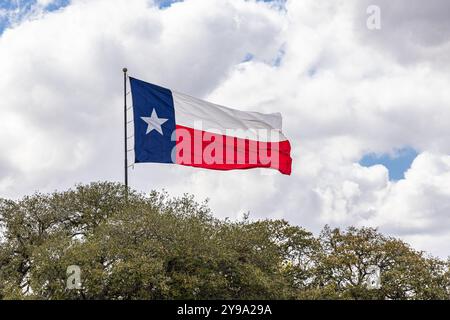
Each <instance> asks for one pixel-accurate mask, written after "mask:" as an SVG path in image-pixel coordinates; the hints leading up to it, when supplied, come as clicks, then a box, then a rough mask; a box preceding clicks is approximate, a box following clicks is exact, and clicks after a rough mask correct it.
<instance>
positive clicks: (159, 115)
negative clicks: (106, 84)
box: [129, 77, 292, 175]
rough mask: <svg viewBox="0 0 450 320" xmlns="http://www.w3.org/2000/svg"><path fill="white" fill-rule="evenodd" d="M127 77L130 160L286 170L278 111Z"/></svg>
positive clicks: (288, 168) (286, 145)
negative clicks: (230, 104) (245, 107)
mask: <svg viewBox="0 0 450 320" xmlns="http://www.w3.org/2000/svg"><path fill="white" fill-rule="evenodd" d="M129 79H130V84H131V93H132V99H133V112H134V140H135V146H134V151H135V163H143V162H158V163H176V164H181V165H185V166H192V167H199V168H205V169H215V170H233V169H250V168H272V169H276V170H279V171H280V172H281V173H283V174H287V175H290V174H291V165H292V159H291V156H290V152H291V145H290V143H289V141H288V140H287V139H286V137H285V136H284V135H283V134H282V132H281V115H280V114H279V113H271V114H264V113H259V112H249V111H239V110H235V109H231V108H227V107H223V106H219V105H216V104H213V103H209V102H206V101H202V100H199V99H196V98H193V97H190V96H188V95H186V94H182V93H179V92H176V91H173V90H169V89H166V88H163V87H159V86H157V85H154V84H151V83H147V82H144V81H141V80H138V79H135V78H131V77H130V78H129Z"/></svg>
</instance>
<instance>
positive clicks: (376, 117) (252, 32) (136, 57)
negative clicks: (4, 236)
mask: <svg viewBox="0 0 450 320" xmlns="http://www.w3.org/2000/svg"><path fill="white" fill-rule="evenodd" d="M436 3H437V2H436ZM382 5H383V6H382V17H383V16H384V15H385V14H389V12H387V11H389V6H388V3H387V2H383V3H382ZM417 5H418V6H419V8H420V5H419V4H417ZM440 5H441V6H442V8H443V9H445V8H448V5H447V4H446V3H444V2H440ZM285 9H286V10H276V8H274V7H271V6H270V5H269V4H267V3H262V2H254V1H242V0H228V1H226V0H217V1H203V0H186V1H184V2H180V3H176V4H173V5H172V6H171V7H170V8H167V9H164V10H159V9H158V8H157V6H153V5H151V3H150V2H149V1H145V0H139V1H125V0H117V1H114V5H112V1H105V0H96V1H86V0H75V1H73V3H72V4H71V5H70V6H68V7H66V8H65V9H64V10H61V11H58V12H54V13H46V14H45V15H42V16H40V17H39V18H37V19H34V20H27V21H24V22H22V23H20V25H18V26H16V27H15V28H13V29H10V30H7V31H6V32H5V33H4V34H3V35H1V37H0V70H2V74H3V76H2V77H0V93H1V94H2V100H3V101H2V107H1V109H0V117H1V119H2V136H1V137H0V149H1V150H2V153H1V154H0V195H1V196H12V197H16V196H20V195H23V194H24V193H28V192H31V191H34V190H35V189H41V190H52V189H54V188H66V187H69V186H71V185H73V183H75V182H88V181H92V180H99V179H108V180H121V179H122V142H123V138H122V129H121V128H122V127H121V125H122V119H121V117H122V109H121V108H122V107H121V106H122V101H121V99H122V97H121V93H122V91H121V90H122V88H121V86H122V74H121V68H122V67H123V66H127V67H128V68H129V70H130V72H131V73H132V74H133V75H134V76H136V77H139V78H142V79H145V80H147V81H150V82H155V83H159V84H161V85H164V86H168V87H171V88H174V89H176V90H178V91H182V92H186V93H189V94H191V95H196V96H199V97H203V98H207V99H209V100H211V101H213V102H217V103H220V104H223V105H228V106H231V107H237V108H241V109H247V110H259V111H263V112H265V111H266V112H273V111H275V110H276V111H281V112H282V114H283V116H284V130H285V133H286V135H287V136H288V137H290V138H291V143H292V146H293V157H294V168H293V175H292V176H291V177H286V176H282V175H278V174H277V175H262V174H261V171H259V170H252V171H236V172H216V171H203V170H199V169H194V168H187V167H181V166H168V165H157V164H143V165H139V166H136V167H135V169H134V170H132V171H131V172H130V178H131V184H132V186H134V187H136V188H138V189H141V190H149V189H151V188H166V189H167V190H168V191H170V192H173V193H175V194H181V193H184V192H192V193H194V194H195V195H197V196H198V197H199V199H202V198H206V197H208V198H210V199H211V206H212V207H213V210H214V211H215V212H216V213H217V215H219V216H221V217H225V216H228V217H230V218H236V217H238V216H239V215H240V214H242V213H244V212H247V211H250V212H251V216H253V217H272V218H286V219H288V220H289V221H291V222H293V223H297V224H300V225H303V226H306V227H308V228H311V229H313V230H315V231H318V230H319V229H320V228H321V227H322V226H323V224H325V223H329V224H332V225H339V226H346V225H351V224H353V225H358V226H361V225H371V226H379V227H381V229H382V230H383V231H386V232H388V233H390V234H392V235H398V236H402V237H403V238H404V239H407V240H408V241H411V242H412V244H413V245H415V246H416V247H418V248H421V249H427V250H429V251H431V252H433V253H435V254H439V255H443V256H444V255H447V253H448V246H446V245H445V243H446V242H444V241H445V240H448V238H449V237H450V232H448V231H447V230H449V228H450V220H449V219H448V218H447V217H448V216H449V214H450V213H449V199H450V195H449V188H450V187H449V185H448V182H447V181H450V179H449V178H450V177H449V174H450V166H449V160H448V156H446V155H445V154H449V153H450V142H449V141H448V137H449V136H450V125H449V120H448V119H450V107H449V106H450V93H449V91H448V90H447V88H448V87H449V85H450V79H449V76H448V73H445V72H443V71H442V68H441V67H440V66H442V65H444V62H445V61H446V59H447V58H446V57H448V56H449V55H448V53H449V49H448V47H447V46H446V43H447V42H448V39H449V38H448V36H440V37H438V36H436V38H435V40H434V41H432V42H430V43H429V42H427V41H425V40H426V39H428V35H426V34H418V35H417V36H416V37H409V38H408V37H403V36H402V33H401V32H404V33H405V34H406V33H407V32H408V28H406V27H405V28H403V29H402V30H403V31H401V30H400V31H399V30H398V29H395V28H394V27H395V25H393V24H392V23H390V22H389V21H390V20H386V21H385V23H384V24H383V25H382V30H381V31H382V32H383V34H378V35H374V34H371V33H368V31H367V30H362V29H361V28H363V27H362V25H364V26H365V20H364V17H366V16H365V14H366V11H365V8H364V7H363V6H362V5H361V4H360V2H358V1H356V0H354V1H331V0H330V1H315V0H305V1H293V0H292V1H287V3H286V6H285ZM396 10H397V9H396ZM418 10H419V9H418ZM419 11H420V10H419ZM395 12H396V14H401V12H400V13H399V12H398V10H397V11H395ZM427 12H428V11H427ZM436 12H440V11H439V10H436V11H430V12H429V13H428V14H426V15H420V19H421V21H423V23H424V24H425V25H427V28H428V29H429V30H432V26H433V17H434V15H435V13H436ZM414 16H415V15H414V14H413V13H411V12H409V11H408V12H407V14H406V15H405V16H404V20H403V22H402V23H403V24H405V25H411V23H412V22H411V19H413V17H414ZM438 20H439V19H438ZM439 21H440V22H438V24H439V25H441V24H442V23H444V24H445V22H443V21H442V20H439ZM362 22H364V24H362ZM413 25H414V24H413ZM390 32H392V33H395V39H397V40H396V41H394V40H392V39H394V38H392V37H393V36H392V37H391V36H389V33H390ZM430 32H432V31H430ZM405 34H403V35H405ZM398 39H402V40H403V42H404V43H398ZM405 48H407V49H405ZM405 50H406V51H407V52H408V54H409V56H410V57H411V58H408V59H407V60H408V61H406V60H405V61H402V57H403V55H404V54H405ZM281 52H284V54H281ZM424 52H426V54H425V53H424ZM249 53H250V54H252V55H253V57H254V58H253V60H251V61H247V62H244V63H241V62H242V60H243V59H244V58H245V57H246V56H247V54H249ZM280 56H282V59H281V61H280V63H279V65H278V64H277V65H273V64H274V61H275V60H276V59H277V57H280ZM435 57H436V59H438V61H436V59H434V60H433V58H435ZM439 59H440V60H439ZM402 146H411V147H413V148H415V149H416V150H418V151H419V153H420V155H419V157H418V158H417V159H416V160H415V161H414V163H413V166H412V168H411V169H410V170H409V171H408V172H407V174H406V179H405V180H403V181H399V182H391V181H389V179H388V172H387V169H386V168H384V167H382V166H375V167H371V168H363V167H361V166H360V165H359V164H358V160H359V159H360V158H361V156H362V155H363V154H365V153H366V152H390V151H392V150H393V149H395V148H399V147H402ZM447 242H448V241H447Z"/></svg>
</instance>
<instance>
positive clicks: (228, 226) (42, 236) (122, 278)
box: [0, 182, 450, 299]
mask: <svg viewBox="0 0 450 320" xmlns="http://www.w3.org/2000/svg"><path fill="white" fill-rule="evenodd" d="M71 265H76V266H79V267H80V270H81V280H82V282H81V283H82V285H81V288H79V289H77V290H74V289H69V288H68V287H67V285H66V282H67V273H66V272H67V268H68V266H71ZM370 266H377V267H379V269H380V271H381V287H380V288H377V289H369V288H368V287H367V286H366V281H367V277H368V268H369V267H370ZM449 267H450V264H449V261H444V260H442V259H438V258H435V257H431V256H429V255H427V254H426V253H424V252H420V251H417V250H414V249H413V248H411V247H410V246H409V245H408V244H406V243H404V242H403V241H401V240H399V239H396V238H392V237H387V236H384V235H382V234H381V233H379V232H378V231H377V230H376V229H371V228H353V227H351V228H348V229H346V230H341V229H337V228H336V229H332V228H330V227H328V226H325V227H324V229H323V231H322V232H321V233H320V234H319V235H318V236H314V235H313V234H312V233H311V232H309V231H307V230H305V229H303V228H301V227H299V226H294V225H291V224H289V223H288V222H286V221H284V220H261V221H252V220H250V219H248V217H246V218H244V219H243V220H242V221H230V220H220V219H217V218H215V217H214V216H213V214H212V213H211V211H210V209H209V208H208V205H207V203H198V202H196V201H195V199H194V198H193V197H192V196H190V195H185V196H183V197H179V198H171V197H169V196H168V195H167V194H166V193H164V192H156V191H152V192H151V193H150V194H141V193H138V192H135V191H132V190H126V189H125V188H124V186H123V185H120V184H116V183H107V182H101V183H92V184H89V185H78V186H76V187H75V188H74V189H72V190H68V191H65V192H55V193H52V194H40V193H37V194H34V195H32V196H27V197H24V198H22V199H20V200H17V201H13V200H7V199H1V200H0V299H449V298H450V290H449V289H450V271H449V270H450V268H449Z"/></svg>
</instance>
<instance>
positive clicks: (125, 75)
mask: <svg viewBox="0 0 450 320" xmlns="http://www.w3.org/2000/svg"><path fill="white" fill-rule="evenodd" d="M122 71H123V105H124V107H123V108H124V109H123V115H124V117H123V120H124V140H125V150H124V151H125V187H126V189H127V192H128V133H127V125H128V119H127V72H128V69H127V68H123V69H122Z"/></svg>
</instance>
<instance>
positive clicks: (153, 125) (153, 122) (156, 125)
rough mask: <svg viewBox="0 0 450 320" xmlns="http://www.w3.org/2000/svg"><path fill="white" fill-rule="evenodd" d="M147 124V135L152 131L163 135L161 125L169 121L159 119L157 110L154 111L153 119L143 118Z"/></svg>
mask: <svg viewBox="0 0 450 320" xmlns="http://www.w3.org/2000/svg"><path fill="white" fill-rule="evenodd" d="M141 119H142V120H144V121H145V122H146V123H147V124H148V127H147V132H146V133H145V134H149V133H150V132H152V130H156V131H158V132H159V133H160V134H163V131H162V128H161V125H162V124H163V123H164V122H166V121H167V120H168V119H163V118H158V114H157V113H156V110H155V109H153V111H152V116H151V117H141Z"/></svg>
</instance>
